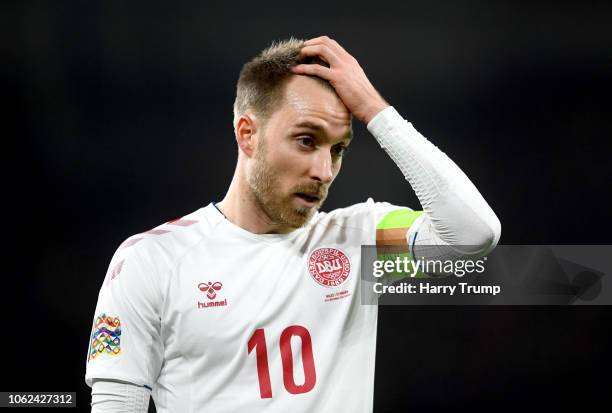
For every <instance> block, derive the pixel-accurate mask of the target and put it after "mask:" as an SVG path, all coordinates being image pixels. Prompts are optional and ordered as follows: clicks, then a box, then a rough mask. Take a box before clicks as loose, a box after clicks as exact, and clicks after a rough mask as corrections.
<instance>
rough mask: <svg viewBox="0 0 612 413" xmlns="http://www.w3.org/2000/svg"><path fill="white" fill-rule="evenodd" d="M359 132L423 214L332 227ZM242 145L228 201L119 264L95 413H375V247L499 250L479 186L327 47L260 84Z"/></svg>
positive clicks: (108, 298)
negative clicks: (370, 291) (366, 286)
mask: <svg viewBox="0 0 612 413" xmlns="http://www.w3.org/2000/svg"><path fill="white" fill-rule="evenodd" d="M351 115H352V116H353V117H355V118H357V119H358V120H360V121H362V122H364V123H365V124H366V125H367V127H368V130H369V131H370V132H371V133H372V134H373V136H374V137H375V138H376V139H377V140H378V142H379V143H380V145H381V146H382V147H383V148H384V149H385V150H386V151H387V152H388V153H389V155H390V156H391V158H392V159H393V161H395V163H396V164H397V165H398V166H399V168H400V169H401V171H402V172H403V173H404V175H405V177H406V179H407V180H408V181H409V182H410V185H411V186H412V188H414V190H415V191H416V194H417V196H418V198H419V200H420V202H421V204H422V206H423V210H424V211H412V210H410V209H408V208H405V207H398V206H395V205H391V204H388V203H378V202H374V201H372V200H371V199H369V200H368V201H367V202H365V203H361V204H356V205H353V206H350V207H348V208H343V209H338V210H334V211H332V212H330V213H322V212H318V209H319V207H320V206H321V204H322V203H323V201H324V200H325V197H326V196H327V193H328V190H329V187H330V185H331V184H332V182H333V181H334V179H335V178H336V176H337V174H338V172H339V171H340V167H341V164H342V156H343V154H344V151H345V150H346V148H347V147H348V145H349V144H350V141H351V138H352V129H351ZM234 132H235V137H236V142H237V144H238V149H239V151H238V152H239V153H238V162H237V165H236V171H235V174H234V177H233V180H232V182H231V184H230V187H229V190H228V192H227V195H226V196H225V198H224V199H223V200H222V201H221V202H219V203H217V204H214V203H211V204H209V205H208V206H206V207H204V208H202V209H200V210H198V211H196V212H193V213H191V214H189V215H186V216H184V217H182V218H180V219H178V220H175V221H171V222H167V223H165V224H163V225H161V226H159V227H157V228H155V229H153V230H150V231H147V232H145V233H143V234H139V235H136V236H133V237H131V238H129V239H128V240H126V241H125V242H124V243H123V244H122V245H121V246H120V247H119V249H118V250H117V252H116V254H115V256H114V257H113V260H112V261H111V265H110V267H109V272H108V274H107V277H106V279H105V281H104V285H103V286H102V288H101V291H100V296H99V300H98V306H97V309H96V317H95V319H94V320H95V321H94V326H93V330H92V336H91V343H90V349H89V355H88V364H87V374H86V381H87V383H88V384H89V385H93V389H92V406H93V411H96V412H107V411H122V412H127V411H134V412H143V411H146V405H147V403H148V399H149V394H150V392H151V391H152V394H153V398H154V401H155V404H156V407H157V410H158V411H159V412H188V411H202V412H213V411H214V412H257V411H266V412H289V411H290V412H293V413H297V412H351V413H354V412H370V411H371V410H372V401H373V390H374V359H375V345H376V317H377V308H376V306H366V305H361V304H360V299H359V298H360V293H359V289H360V288H361V287H360V283H359V273H360V268H359V267H360V246H361V245H368V244H369V245H371V244H375V243H376V242H377V241H378V242H379V243H386V242H390V243H396V244H397V243H398V241H399V243H400V244H403V245H407V246H408V247H409V248H410V251H411V253H412V255H413V256H414V255H416V256H419V257H421V256H425V257H434V256H437V257H440V254H441V253H440V251H445V252H443V253H442V254H446V255H449V254H450V255H452V257H451V258H457V257H480V256H483V255H486V254H487V253H488V252H490V251H491V250H492V249H493V248H494V247H495V246H496V244H497V242H498V240H499V236H500V230H501V226H500V223H499V220H498V219H497V217H496V216H495V214H494V213H493V211H492V210H491V208H490V207H489V206H488V204H487V203H486V202H485V200H484V199H483V198H482V196H481V195H480V194H479V192H478V190H477V189H476V188H475V187H474V185H473V184H472V183H471V182H470V181H469V179H468V178H467V177H466V176H465V174H464V173H463V172H462V171H461V170H460V169H459V168H458V167H457V166H456V165H455V164H454V163H453V162H452V161H451V160H450V159H449V158H448V157H447V156H446V155H445V154H444V153H442V152H441V151H440V150H438V149H437V148H436V147H435V146H434V145H432V144H431V143H430V142H429V141H428V140H427V139H425V138H424V137H423V136H421V135H420V134H419V133H418V132H417V131H416V130H415V129H414V128H413V127H412V126H411V125H410V124H409V123H407V122H406V121H405V120H403V119H402V117H401V116H400V115H399V114H398V113H397V112H396V111H395V109H394V108H393V107H391V106H389V105H388V104H387V103H386V102H385V100H384V99H383V98H382V97H381V96H380V95H379V93H378V92H377V91H376V89H375V88H374V87H373V86H372V84H371V83H370V82H369V80H368V79H367V77H366V75H365V74H364V72H363V70H362V69H361V67H360V66H359V64H358V62H357V61H356V60H355V59H354V58H353V57H352V56H351V55H350V54H349V53H348V52H347V51H346V50H344V49H343V48H342V47H341V46H340V45H339V44H338V43H337V42H335V41H334V40H332V39H330V38H328V37H326V36H323V37H318V38H315V39H311V40H308V41H305V42H303V41H300V40H295V39H290V40H288V41H283V42H280V43H277V44H274V45H272V46H271V47H270V48H268V49H266V50H264V51H263V52H262V53H261V54H260V55H259V56H257V57H256V58H255V59H253V60H252V61H251V62H249V63H247V64H246V65H245V66H244V67H243V69H242V71H241V73H240V78H239V80H238V86H237V95H236V102H235V105H234ZM397 190H398V191H408V190H409V189H408V186H407V185H406V186H405V187H398V188H397ZM432 245H433V246H434V247H431V246H432ZM424 246H430V247H427V248H422V249H420V248H421V247H424ZM435 246H439V247H440V249H437V248H436V247H435ZM448 246H451V248H444V249H442V247H448ZM452 246H456V248H452ZM460 246H471V247H469V248H468V247H460ZM449 251H451V252H450V253H449ZM113 409H114V410H113Z"/></svg>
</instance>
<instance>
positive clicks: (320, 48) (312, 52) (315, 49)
mask: <svg viewBox="0 0 612 413" xmlns="http://www.w3.org/2000/svg"><path fill="white" fill-rule="evenodd" d="M300 55H301V56H318V57H320V58H321V59H322V60H324V61H326V62H327V63H329V65H330V66H338V65H339V64H340V63H341V61H340V58H338V56H337V55H336V53H334V52H333V51H332V50H331V49H330V48H329V47H327V46H326V45H322V44H321V45H313V46H305V47H303V48H302V50H300Z"/></svg>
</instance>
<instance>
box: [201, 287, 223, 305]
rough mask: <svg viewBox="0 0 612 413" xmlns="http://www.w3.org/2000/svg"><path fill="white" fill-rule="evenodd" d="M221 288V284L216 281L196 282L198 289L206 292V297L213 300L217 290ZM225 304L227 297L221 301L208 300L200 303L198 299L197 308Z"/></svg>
mask: <svg viewBox="0 0 612 413" xmlns="http://www.w3.org/2000/svg"><path fill="white" fill-rule="evenodd" d="M221 288H223V284H221V283H220V282H218V281H215V282H211V281H208V282H205V283H200V284H198V289H199V290H200V291H202V292H204V293H206V297H207V298H208V299H209V300H214V299H215V298H216V297H217V291H220V290H221ZM226 305H227V298H226V299H225V300H221V301H208V302H205V303H202V302H200V301H198V308H208V307H224V306H226Z"/></svg>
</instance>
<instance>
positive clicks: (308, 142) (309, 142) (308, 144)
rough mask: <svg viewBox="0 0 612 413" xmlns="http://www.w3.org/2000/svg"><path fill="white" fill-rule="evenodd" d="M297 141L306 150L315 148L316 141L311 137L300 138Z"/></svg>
mask: <svg viewBox="0 0 612 413" xmlns="http://www.w3.org/2000/svg"><path fill="white" fill-rule="evenodd" d="M297 141H298V143H299V144H300V146H303V147H305V148H314V146H315V141H314V139H313V138H312V137H311V136H300V137H299V138H297Z"/></svg>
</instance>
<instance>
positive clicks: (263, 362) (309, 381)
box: [247, 326, 317, 399]
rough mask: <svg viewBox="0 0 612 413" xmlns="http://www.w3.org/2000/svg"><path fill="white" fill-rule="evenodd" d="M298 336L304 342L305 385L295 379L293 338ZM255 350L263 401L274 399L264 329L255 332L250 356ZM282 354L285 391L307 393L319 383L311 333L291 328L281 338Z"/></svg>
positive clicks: (296, 327) (297, 327)
mask: <svg viewBox="0 0 612 413" xmlns="http://www.w3.org/2000/svg"><path fill="white" fill-rule="evenodd" d="M292 336H298V337H300V339H301V340H302V365H303V366H304V384H302V385H297V384H295V380H294V378H293V353H292V351H291V337H292ZM253 349H255V354H256V355H257V376H258V378H259V393H260V394H261V398H262V399H269V398H270V397H272V385H271V384H270V368H269V365H268V349H267V347H266V336H265V333H264V330H263V328H258V329H257V330H255V332H254V333H253V335H252V336H251V338H250V339H249V343H248V347H247V350H248V354H251V351H252V350H253ZM280 352H281V359H282V360H283V383H284V384H285V389H287V391H288V392H289V393H291V394H300V393H307V392H309V391H310V390H312V388H313V387H314V385H315V383H316V382H317V373H316V372H315V366H314V358H313V356H312V339H311V338H310V333H309V332H308V330H306V328H304V327H302V326H289V327H287V328H286V329H284V330H283V332H282V333H281V336H280Z"/></svg>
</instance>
